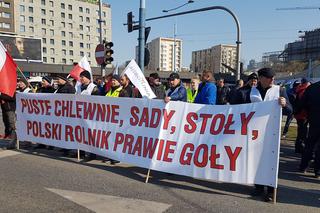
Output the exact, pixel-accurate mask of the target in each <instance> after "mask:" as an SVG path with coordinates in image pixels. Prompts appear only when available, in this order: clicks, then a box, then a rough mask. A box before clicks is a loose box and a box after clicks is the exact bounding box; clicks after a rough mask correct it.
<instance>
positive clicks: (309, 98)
mask: <svg viewBox="0 0 320 213" xmlns="http://www.w3.org/2000/svg"><path fill="white" fill-rule="evenodd" d="M301 103H302V105H301V107H302V109H305V110H306V112H307V114H308V116H307V117H308V121H309V123H310V125H314V127H317V128H319V129H320V81H319V82H317V83H314V84H311V85H310V86H309V87H308V88H307V89H306V90H305V92H304V94H303V97H302V101H301Z"/></svg>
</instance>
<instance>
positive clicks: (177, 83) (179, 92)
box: [164, 72, 187, 103]
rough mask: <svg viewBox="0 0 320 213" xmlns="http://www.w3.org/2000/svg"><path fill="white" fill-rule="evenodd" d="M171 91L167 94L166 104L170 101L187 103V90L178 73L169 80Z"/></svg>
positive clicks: (173, 74) (172, 74)
mask: <svg viewBox="0 0 320 213" xmlns="http://www.w3.org/2000/svg"><path fill="white" fill-rule="evenodd" d="M168 81H169V87H170V88H169V89H168V90H167V92H166V97H165V98H164V102H165V103H168V102H169V101H184V102H187V90H186V88H185V87H184V86H183V83H182V82H181V80H180V76H179V74H178V73H175V72H174V73H171V74H170V76H169V78H168Z"/></svg>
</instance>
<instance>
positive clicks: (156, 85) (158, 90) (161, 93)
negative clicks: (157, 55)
mask: <svg viewBox="0 0 320 213" xmlns="http://www.w3.org/2000/svg"><path fill="white" fill-rule="evenodd" d="M148 81H149V85H150V88H151V89H152V91H153V92H154V94H155V95H156V96H157V97H156V99H164V98H165V97H166V91H165V89H164V87H163V85H162V84H161V81H160V76H159V74H158V73H156V72H155V73H151V74H150V75H149V79H148Z"/></svg>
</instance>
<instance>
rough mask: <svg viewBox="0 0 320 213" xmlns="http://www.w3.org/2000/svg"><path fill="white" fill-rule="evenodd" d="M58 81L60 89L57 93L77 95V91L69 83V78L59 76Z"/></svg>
mask: <svg viewBox="0 0 320 213" xmlns="http://www.w3.org/2000/svg"><path fill="white" fill-rule="evenodd" d="M57 80H58V89H57V90H56V92H55V93H66V94H75V93H76V89H75V88H74V86H72V85H71V84H70V83H69V80H68V78H66V77H65V76H63V75H58V76H57Z"/></svg>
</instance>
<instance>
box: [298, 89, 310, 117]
mask: <svg viewBox="0 0 320 213" xmlns="http://www.w3.org/2000/svg"><path fill="white" fill-rule="evenodd" d="M309 85H310V84H309V83H306V84H300V85H299V86H297V88H296V94H297V98H296V102H297V103H296V104H301V103H299V101H301V100H302V97H303V94H304V92H305V91H306V89H307V87H308V86H309ZM294 117H295V119H297V120H305V119H307V112H306V111H305V110H301V111H299V112H296V113H295V114H294Z"/></svg>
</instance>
